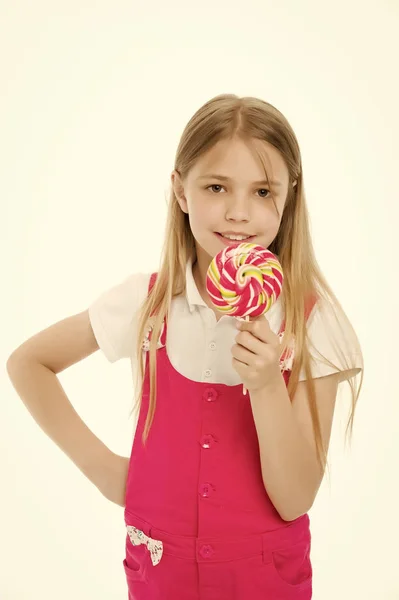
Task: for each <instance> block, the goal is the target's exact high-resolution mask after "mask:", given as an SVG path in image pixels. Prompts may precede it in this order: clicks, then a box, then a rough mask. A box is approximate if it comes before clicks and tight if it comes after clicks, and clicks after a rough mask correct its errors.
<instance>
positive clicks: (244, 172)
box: [172, 138, 289, 273]
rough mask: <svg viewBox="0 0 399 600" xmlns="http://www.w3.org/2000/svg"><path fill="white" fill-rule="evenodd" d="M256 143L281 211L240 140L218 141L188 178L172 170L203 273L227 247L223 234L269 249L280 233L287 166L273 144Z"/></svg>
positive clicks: (258, 166) (260, 169)
mask: <svg viewBox="0 0 399 600" xmlns="http://www.w3.org/2000/svg"><path fill="white" fill-rule="evenodd" d="M253 143H254V144H255V145H256V148H257V150H258V152H259V153H261V155H262V157H263V160H264V161H265V164H266V168H267V173H268V177H269V180H270V183H271V186H272V192H273V194H274V199H275V203H276V206H277V208H278V213H277V212H276V208H275V206H274V204H273V200H272V197H271V194H270V188H269V186H268V185H267V182H266V181H265V173H264V170H263V166H262V163H261V162H260V160H259V158H258V157H257V155H256V154H254V153H253V151H251V149H250V148H249V147H248V146H247V145H246V144H245V142H243V141H242V140H241V139H240V138H234V139H233V140H223V141H220V142H218V143H217V144H216V145H215V146H214V147H213V148H212V149H211V150H209V151H208V152H207V153H206V154H204V155H203V156H202V157H201V158H200V159H199V160H198V161H197V162H196V164H195V165H194V166H193V168H192V169H191V171H190V172H189V174H188V175H187V178H186V180H185V181H184V182H182V181H181V179H180V177H179V175H178V173H176V171H173V173H172V184H173V186H174V190H175V193H176V197H177V199H178V202H179V205H180V207H181V209H182V210H183V211H184V212H185V213H187V214H188V215H189V221H190V226H191V230H192V233H193V236H194V238H195V242H196V250H197V260H198V265H199V267H200V271H201V272H202V273H204V272H205V271H206V269H207V268H208V266H209V263H210V261H211V260H212V259H213V257H214V256H215V255H216V254H217V253H218V252H219V251H220V250H223V248H225V246H226V244H225V243H224V241H223V239H221V237H220V235H218V234H221V233H225V234H228V233H236V234H242V235H247V236H252V237H251V239H250V240H248V241H249V242H251V243H256V244H260V245H261V246H264V247H265V248H268V247H269V246H270V244H271V243H272V242H273V240H274V239H275V237H276V235H277V233H278V230H279V226H280V222H281V217H282V213H283V209H284V205H285V200H286V197H287V192H288V183H289V174H288V169H287V167H286V165H285V163H284V161H283V158H282V156H281V155H280V153H279V152H278V150H276V149H275V148H274V147H273V146H271V145H270V144H268V143H266V142H263V141H261V140H253ZM221 177H223V179H222V178H221ZM272 182H274V183H272ZM243 241H245V240H243ZM229 243H234V242H233V241H231V242H227V244H229Z"/></svg>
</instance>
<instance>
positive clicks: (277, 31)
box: [0, 0, 399, 600]
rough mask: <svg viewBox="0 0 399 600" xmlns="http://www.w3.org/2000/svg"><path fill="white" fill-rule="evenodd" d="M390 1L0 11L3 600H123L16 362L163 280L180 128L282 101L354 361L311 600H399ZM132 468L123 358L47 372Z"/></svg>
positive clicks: (104, 538) (82, 494) (319, 531)
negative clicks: (27, 398) (358, 375)
mask: <svg viewBox="0 0 399 600" xmlns="http://www.w3.org/2000/svg"><path fill="white" fill-rule="evenodd" d="M398 26H399V5H398V3H397V1H394V0H382V1H381V0H379V1H378V2H377V1H375V2H365V1H360V0H358V1H353V0H349V1H348V0H346V1H345V2H343V1H342V0H338V1H336V2H334V3H327V2H323V1H322V2H320V1H317V2H316V1H310V0H307V1H306V0H302V1H301V2H294V1H292V2H288V1H279V2H270V1H269V0H247V1H246V2H244V3H243V2H237V3H232V2H230V1H227V0H224V1H217V0H216V1H215V0H213V1H211V2H210V1H209V0H202V2H201V3H198V2H197V3H192V2H183V1H181V2H176V1H173V0H172V1H169V2H161V0H156V1H155V2H154V3H148V4H147V3H145V2H127V1H117V0H114V1H112V2H111V1H109V2H105V1H96V2H94V0H91V1H88V0H86V1H85V0H83V1H82V0H80V1H79V2H78V1H77V0H72V1H71V0H69V1H68V2H66V1H65V0H64V1H58V2H55V3H54V2H50V1H48V0H47V1H46V0H36V1H35V2H28V0H26V1H19V0H13V1H12V2H10V1H8V2H7V1H6V0H2V1H1V2H0V69H1V72H0V80H1V93H0V103H1V105H0V170H1V177H0V202H1V215H0V216H1V218H0V228H1V231H0V244H1V248H0V250H1V253H0V256H1V273H2V285H1V346H0V358H1V361H2V377H1V380H0V385H1V391H0V394H1V402H0V468H1V494H0V503H1V510H0V531H1V534H0V565H1V567H0V573H1V574H0V598H1V599H2V600H32V599H33V600H53V599H54V598H57V600H69V599H70V598H72V597H73V598H78V599H79V600H80V599H91V598H93V599H94V598H95V599H96V600H121V599H125V598H127V586H126V582H125V574H124V571H123V567H122V560H123V558H124V543H125V530H124V522H123V509H122V508H121V507H118V506H116V505H114V504H111V503H110V502H108V501H107V500H106V499H105V498H104V497H103V496H101V494H100V493H99V492H98V491H97V489H96V488H95V487H94V486H93V485H92V484H91V483H90V481H89V480H88V479H86V478H85V477H84V476H83V475H82V474H81V473H80V471H78V469H77V468H76V467H75V466H74V464H73V463H72V462H71V461H70V460H69V459H68V458H67V457H66V456H65V455H64V454H63V453H62V452H61V451H60V450H59V449H58V447H57V446H55V444H53V442H51V440H49V438H47V437H46V436H45V435H44V434H43V432H42V431H41V430H40V428H39V427H38V426H37V425H36V423H35V422H34V420H33V419H32V417H31V416H30V414H29V413H28V411H27V410H26V408H25V406H24V405H23V403H22V402H21V401H20V399H19V397H18V396H17V394H16V393H15V391H14V389H13V387H12V384H11V383H10V381H9V379H8V377H7V373H6V367H5V365H6V361H7V358H8V356H9V354H10V353H11V352H12V351H13V350H14V349H15V348H16V347H17V346H18V345H19V344H21V343H22V342H23V341H24V340H26V339H27V338H28V337H30V336H31V335H33V334H34V333H36V332H37V331H39V330H42V329H44V328H45V327H47V326H49V325H50V324H52V323H54V322H56V321H58V320H60V319H62V318H64V317H66V316H68V315H72V314H75V313H77V312H80V311H82V310H84V309H85V308H87V307H88V306H89V304H90V303H91V302H92V301H93V300H94V299H95V298H96V297H97V296H98V295H99V294H100V293H102V292H103V291H104V290H106V289H107V288H109V287H111V286H112V285H114V284H116V283H118V282H120V281H121V280H122V279H124V278H125V277H126V276H128V275H129V274H130V273H133V272H135V271H142V272H146V271H149V270H152V269H156V268H157V266H158V260H159V253H160V250H161V244H162V236H163V232H164V223H165V215H166V195H167V191H168V186H169V176H170V172H171V171H172V169H173V161H174V156H175V151H176V147H177V144H178V141H179V138H180V135H181V133H182V131H183V128H184V126H185V125H186V123H187V121H188V120H189V119H190V117H191V116H192V114H193V113H194V112H195V111H196V110H197V109H198V108H199V107H200V106H201V105H202V104H203V103H204V102H206V101H207V100H209V99H210V98H212V97H213V96H216V95H217V94H220V93H226V92H228V93H235V94H238V95H240V96H248V95H251V96H258V97H261V98H263V99H264V100H267V101H268V102H271V103H272V104H274V105H275V106H276V107H277V108H279V109H280V110H281V111H282V112H283V113H284V114H285V115H286V117H287V118H288V120H289V121H290V123H291V125H292V126H293V128H294V130H295V132H296V134H297V136H298V139H299V143H300V146H301V150H302V156H303V165H304V181H305V190H306V194H307V201H308V205H309V210H310V218H311V228H312V234H313V240H314V245H315V249H316V254H317V258H318V261H319V264H320V266H321V267H322V270H323V272H324V274H325V275H326V277H327V279H328V281H329V282H330V284H331V285H332V287H333V289H334V291H335V292H336V294H337V296H338V298H339V299H340V301H341V302H342V304H343V307H344V309H345V311H346V313H347V315H348V317H349V318H350V320H351V322H352V324H353V326H354V328H355V330H356V332H357V334H358V337H359V340H360V343H361V345H362V349H363V353H364V360H365V378H364V385H363V390H362V393H361V397H360V400H359V404H358V409H357V412H356V420H355V429H354V438H353V443H352V446H351V447H349V446H347V447H345V445H344V428H345V424H346V421H347V417H348V414H349V387H348V386H347V384H344V387H342V386H341V387H342V390H341V392H340V399H339V402H338V405H337V412H336V416H335V420H334V426H333V433H332V440H331V447H330V464H331V479H330V481H328V480H327V479H325V480H324V482H323V484H322V487H321V489H320V492H319V495H318V497H317V499H316V502H315V504H314V506H313V508H312V509H311V512H310V517H311V520H312V535H313V547H312V561H313V567H314V598H315V600H336V599H337V598H340V600H353V599H357V598H359V599H361V600H371V599H373V600H375V599H376V598H378V600H393V599H395V598H399V583H398V579H397V559H398V547H397V544H398V539H399V530H398V523H397V507H398V505H399V492H398V475H397V473H398V457H399V443H398V435H397V433H398V418H399V410H398V397H399V394H398V392H399V386H398V381H397V377H396V374H397V358H398V349H397V348H398V337H399V319H398V316H397V312H396V311H397V308H398V299H397V290H398V283H397V263H396V257H397V246H396V244H397V241H398V222H399V209H398V194H397V188H398V183H397V174H398V164H399V161H398V159H399V150H398V148H399V146H398V133H399V127H398V124H399V120H398V111H397V107H398V106H399V94H398V76H397V61H398V53H399V44H398V37H397V31H398ZM59 377H60V381H61V383H62V385H63V386H64V389H65V390H66V392H67V394H68V396H69V398H70V400H71V402H72V403H73V405H74V406H75V408H76V410H77V411H78V412H79V414H80V415H81V416H82V418H83V419H84V420H85V421H86V423H87V424H88V425H89V427H90V428H91V429H92V430H93V431H94V432H95V433H96V435H98V436H99V437H100V438H101V439H102V440H104V442H105V443H106V444H107V445H108V446H109V447H110V448H111V449H112V450H113V451H114V452H116V453H119V454H122V455H126V456H127V455H128V454H129V452H130V448H131V434H132V426H133V421H132V418H130V419H129V411H130V408H131V407H132V402H133V389H132V377H131V373H130V364H129V361H120V362H118V363H116V364H114V365H111V364H109V363H108V362H107V361H106V359H105V358H104V356H102V354H101V352H97V353H95V354H94V355H92V356H91V357H89V358H88V359H86V360H85V361H83V362H81V363H80V364H78V365H75V366H73V367H72V368H70V369H68V370H67V371H66V372H64V373H62V374H60V375H59Z"/></svg>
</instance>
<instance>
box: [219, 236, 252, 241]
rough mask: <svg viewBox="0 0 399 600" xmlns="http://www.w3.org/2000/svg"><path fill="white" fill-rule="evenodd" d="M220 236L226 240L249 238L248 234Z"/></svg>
mask: <svg viewBox="0 0 399 600" xmlns="http://www.w3.org/2000/svg"><path fill="white" fill-rule="evenodd" d="M222 237H224V238H225V239H226V240H236V241H241V240H247V239H248V238H250V237H251V236H250V235H246V236H245V235H222Z"/></svg>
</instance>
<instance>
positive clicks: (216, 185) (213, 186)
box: [206, 183, 270, 198]
mask: <svg viewBox="0 0 399 600" xmlns="http://www.w3.org/2000/svg"><path fill="white" fill-rule="evenodd" d="M222 187H223V186H221V185H219V184H217V183H214V184H213V185H208V187H207V188H206V189H207V190H209V188H222ZM212 191H214V190H212ZM260 191H262V192H266V193H268V194H270V191H269V190H268V189H266V188H260V189H259V190H258V192H260ZM215 193H216V194H218V193H219V192H218V191H216V192H215ZM261 198H266V196H261Z"/></svg>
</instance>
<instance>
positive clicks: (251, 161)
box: [191, 139, 288, 181]
mask: <svg viewBox="0 0 399 600" xmlns="http://www.w3.org/2000/svg"><path fill="white" fill-rule="evenodd" d="M259 155H260V156H259ZM262 161H263V163H264V165H265V167H266V171H267V174H268V176H269V177H271V176H273V177H274V179H277V180H280V181H281V180H284V179H286V178H287V177H288V169H287V167H286V165H285V162H284V160H283V158H282V156H281V154H280V153H279V151H278V150H277V149H276V148H274V147H273V146H272V145H271V144H269V143H267V142H264V141H262V140H251V141H250V142H249V143H248V142H244V141H243V140H239V139H237V140H235V139H233V140H222V141H219V142H217V143H216V144H215V145H214V146H213V147H212V148H210V149H209V150H207V151H206V152H204V154H202V155H201V156H200V157H199V158H198V160H197V161H196V163H195V164H194V165H193V167H192V169H191V171H192V173H191V174H192V177H194V178H198V177H203V176H205V175H216V174H217V175H223V176H226V177H229V178H232V179H234V177H237V178H241V177H242V176H245V178H248V180H251V181H252V180H257V179H264V166H263V164H262Z"/></svg>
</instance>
